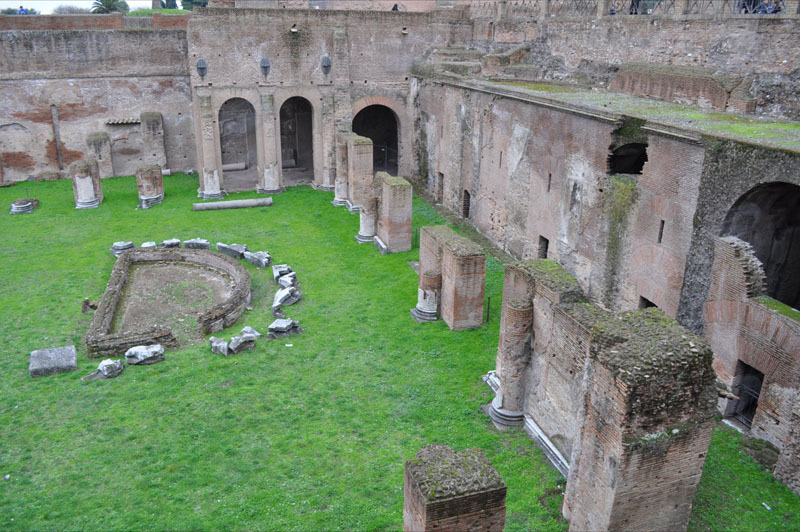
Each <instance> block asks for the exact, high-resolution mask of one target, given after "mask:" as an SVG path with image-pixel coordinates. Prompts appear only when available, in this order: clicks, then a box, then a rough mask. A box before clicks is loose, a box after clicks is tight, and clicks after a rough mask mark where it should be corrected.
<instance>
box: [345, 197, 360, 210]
mask: <svg viewBox="0 0 800 532" xmlns="http://www.w3.org/2000/svg"><path fill="white" fill-rule="evenodd" d="M344 206H345V207H347V210H348V211H350V212H361V205H353V204H352V203H350V200H344Z"/></svg>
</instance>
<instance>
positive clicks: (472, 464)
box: [406, 443, 505, 501]
mask: <svg viewBox="0 0 800 532" xmlns="http://www.w3.org/2000/svg"><path fill="white" fill-rule="evenodd" d="M406 467H407V468H408V470H409V472H410V473H411V476H412V477H413V478H414V480H415V481H416V483H417V486H419V489H420V491H421V492H422V495H423V496H424V497H425V499H426V500H428V501H435V500H438V499H449V498H451V497H457V496H459V495H465V494H471V493H478V492H481V491H487V490H491V489H500V488H504V487H505V483H504V482H503V479H502V478H500V475H499V474H498V473H497V471H495V469H494V467H492V464H491V463H490V462H489V459H488V458H486V455H485V454H484V452H483V451H482V450H481V449H477V448H475V449H465V450H463V451H455V450H453V449H452V448H451V447H448V446H447V445H440V444H437V443H434V444H431V445H426V446H425V447H423V448H422V449H420V450H419V451H418V452H417V455H416V457H415V458H414V459H413V460H409V461H408V462H406Z"/></svg>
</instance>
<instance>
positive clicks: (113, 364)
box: [81, 358, 125, 381]
mask: <svg viewBox="0 0 800 532" xmlns="http://www.w3.org/2000/svg"><path fill="white" fill-rule="evenodd" d="M124 369H125V363H124V362H123V361H122V360H111V359H110V358H107V359H105V360H103V361H102V362H100V365H99V366H97V371H95V372H94V373H90V374H89V375H87V376H85V377H83V378H82V379H81V380H82V381H93V380H97V379H113V378H114V377H116V376H118V375H119V374H120V373H122V370H124Z"/></svg>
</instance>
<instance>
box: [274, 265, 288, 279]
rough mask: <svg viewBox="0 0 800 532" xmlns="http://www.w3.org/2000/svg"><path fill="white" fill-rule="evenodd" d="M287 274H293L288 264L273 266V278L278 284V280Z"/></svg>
mask: <svg viewBox="0 0 800 532" xmlns="http://www.w3.org/2000/svg"><path fill="white" fill-rule="evenodd" d="M287 273H292V269H291V268H290V267H289V265H288V264H275V265H273V266H272V278H273V279H275V282H276V283H277V282H278V279H280V278H281V277H283V276H284V275H286V274H287Z"/></svg>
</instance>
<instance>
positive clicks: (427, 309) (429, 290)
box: [411, 271, 442, 323]
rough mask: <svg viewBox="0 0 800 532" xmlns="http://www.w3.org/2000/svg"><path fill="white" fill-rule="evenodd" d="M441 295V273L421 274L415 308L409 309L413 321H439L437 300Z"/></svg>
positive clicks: (429, 272)
mask: <svg viewBox="0 0 800 532" xmlns="http://www.w3.org/2000/svg"><path fill="white" fill-rule="evenodd" d="M441 293H442V273H441V272H437V271H427V272H423V273H421V274H420V276H419V288H417V306H416V307H414V308H412V309H411V315H412V316H414V319H415V320H417V321H418V322H420V323H422V322H423V321H436V320H437V319H439V298H440V295H441Z"/></svg>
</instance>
